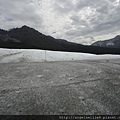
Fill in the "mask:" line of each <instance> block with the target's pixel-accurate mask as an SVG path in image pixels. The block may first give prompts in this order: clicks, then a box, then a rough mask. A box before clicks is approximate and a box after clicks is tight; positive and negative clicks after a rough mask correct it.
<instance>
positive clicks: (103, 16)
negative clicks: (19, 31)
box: [0, 0, 120, 44]
mask: <svg viewBox="0 0 120 120" xmlns="http://www.w3.org/2000/svg"><path fill="white" fill-rule="evenodd" d="M23 25H28V26H30V27H33V28H35V29H37V30H39V31H40V32H42V33H44V34H46V35H51V36H53V37H55V38H62V39H67V40H69V41H74V42H78V43H82V44H91V43H93V42H95V41H96V40H104V39H109V38H112V37H114V36H115V35H117V34H118V35H120V0H0V28H2V29H10V28H13V27H21V26H23Z"/></svg>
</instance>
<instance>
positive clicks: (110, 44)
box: [92, 35, 120, 48]
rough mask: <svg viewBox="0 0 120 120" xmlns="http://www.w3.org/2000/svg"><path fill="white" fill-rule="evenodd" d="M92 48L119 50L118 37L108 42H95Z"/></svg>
mask: <svg viewBox="0 0 120 120" xmlns="http://www.w3.org/2000/svg"><path fill="white" fill-rule="evenodd" d="M92 46H99V47H106V48H120V35H117V36H116V37H114V38H112V39H109V40H104V41H97V42H95V43H93V44H92Z"/></svg>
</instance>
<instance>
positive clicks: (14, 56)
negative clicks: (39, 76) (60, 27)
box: [0, 48, 120, 63]
mask: <svg viewBox="0 0 120 120" xmlns="http://www.w3.org/2000/svg"><path fill="white" fill-rule="evenodd" d="M116 58H120V55H94V54H88V53H75V52H58V51H47V50H46V51H45V50H33V49H3V48H0V63H12V62H44V61H74V60H95V59H116Z"/></svg>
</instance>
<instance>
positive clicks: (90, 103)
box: [0, 59, 120, 115]
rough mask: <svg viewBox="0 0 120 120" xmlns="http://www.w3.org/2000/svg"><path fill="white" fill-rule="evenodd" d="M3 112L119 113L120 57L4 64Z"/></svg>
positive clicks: (0, 83)
mask: <svg viewBox="0 0 120 120" xmlns="http://www.w3.org/2000/svg"><path fill="white" fill-rule="evenodd" d="M0 115H120V60H117V59H116V60H86V61H72V62H43V63H1V64H0Z"/></svg>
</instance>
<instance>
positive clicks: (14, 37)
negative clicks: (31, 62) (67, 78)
mask: <svg viewBox="0 0 120 120" xmlns="http://www.w3.org/2000/svg"><path fill="white" fill-rule="evenodd" d="M117 38H118V37H117ZM111 40H113V39H111ZM111 40H110V41H111ZM108 41H109V40H108ZM113 41H114V45H116V46H118V44H117V42H116V41H118V42H119V41H120V40H113ZM105 42H106V41H105ZM99 43H100V44H101V41H100V42H96V43H93V44H92V45H89V46H88V45H81V44H77V43H73V42H68V41H67V40H62V39H55V38H53V37H51V36H46V35H44V34H42V33H40V32H38V31H37V30H35V29H33V28H30V27H28V26H22V27H21V28H13V29H11V30H9V31H6V30H2V29H0V47H1V48H12V49H42V50H52V51H66V52H83V53H92V54H120V47H117V48H116V47H110V46H112V44H113V42H112V43H110V42H109V44H107V43H106V45H107V46H103V45H102V44H101V45H99ZM114 45H113V46H114ZM108 46H109V47H108Z"/></svg>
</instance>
